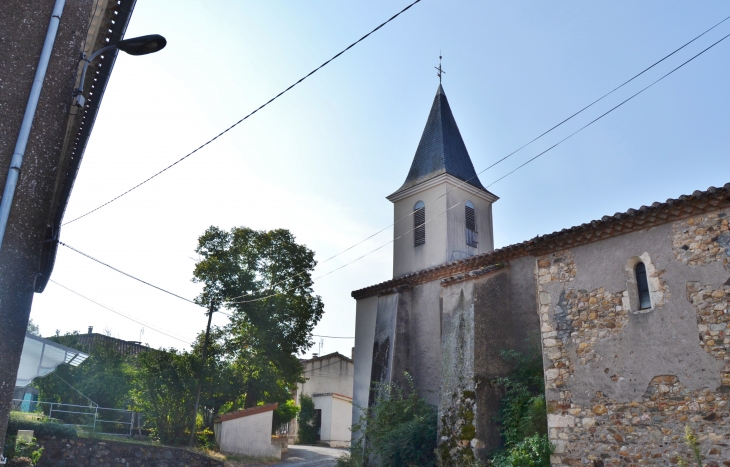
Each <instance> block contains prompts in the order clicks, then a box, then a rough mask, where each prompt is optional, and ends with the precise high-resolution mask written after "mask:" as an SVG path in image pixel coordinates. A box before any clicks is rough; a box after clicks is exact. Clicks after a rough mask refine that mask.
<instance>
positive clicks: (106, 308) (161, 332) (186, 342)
mask: <svg viewBox="0 0 730 467" xmlns="http://www.w3.org/2000/svg"><path fill="white" fill-rule="evenodd" d="M48 280H49V281H51V282H53V283H54V284H56V285H57V286H59V287H62V288H64V289H66V290H68V291H69V292H71V293H72V294H74V295H78V296H79V297H81V298H83V299H85V300H88V301H90V302H91V303H94V304H95V305H98V306H100V307H102V308H104V309H105V310H109V311H111V312H112V313H115V314H117V315H119V316H121V317H122V318H126V319H128V320H130V321H133V322H135V323H137V324H141V325H142V326H145V327H147V328H149V329H152V330H153V331H156V332H159V333H160V334H162V335H165V336H167V337H170V338H172V339H175V340H178V341H180V342H183V343H185V344H187V345H193V344H192V343H191V342H188V341H186V340H184V339H180V338H179V337H176V336H173V335H172V334H168V333H166V332H165V331H160V330H159V329H157V328H154V327H152V326H150V325H149V324H147V323H143V322H142V321H138V320H136V319H134V318H132V317H129V316H127V315H125V314H124V313H120V312H118V311H116V310H113V309H111V308H109V307H108V306H106V305H102V304H101V303H99V302H97V301H95V300H92V299H90V298H89V297H87V296H85V295H81V294H80V293H78V292H76V291H74V290H71V289H70V288H68V287H66V286H65V285H63V284H60V283H58V282H56V281H54V280H53V279H48Z"/></svg>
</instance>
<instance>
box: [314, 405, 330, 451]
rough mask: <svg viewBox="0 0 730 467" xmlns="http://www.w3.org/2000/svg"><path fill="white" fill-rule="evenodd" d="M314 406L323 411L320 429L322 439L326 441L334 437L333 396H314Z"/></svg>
mask: <svg viewBox="0 0 730 467" xmlns="http://www.w3.org/2000/svg"><path fill="white" fill-rule="evenodd" d="M313 400H314V408H315V409H316V410H321V411H322V426H321V427H320V429H319V439H320V441H323V442H326V441H329V440H330V439H332V396H319V397H315V398H313Z"/></svg>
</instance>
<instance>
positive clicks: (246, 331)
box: [193, 227, 324, 408]
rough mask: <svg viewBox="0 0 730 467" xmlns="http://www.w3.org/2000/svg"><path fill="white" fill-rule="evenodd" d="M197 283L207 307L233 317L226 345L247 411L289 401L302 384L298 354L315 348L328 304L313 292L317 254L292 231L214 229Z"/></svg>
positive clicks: (203, 241) (201, 250)
mask: <svg viewBox="0 0 730 467" xmlns="http://www.w3.org/2000/svg"><path fill="white" fill-rule="evenodd" d="M196 252H197V253H198V254H199V255H200V256H201V257H202V258H203V259H202V260H201V261H199V262H198V263H197V264H196V267H195V271H194V273H193V275H194V278H193V282H198V283H202V284H204V287H203V292H202V293H201V294H200V296H198V298H197V299H196V300H197V302H198V303H200V304H201V305H203V306H206V307H209V308H213V309H217V308H218V307H219V306H224V307H226V308H227V309H229V310H230V311H232V312H233V313H232V318H231V322H230V324H229V325H227V326H226V327H225V328H223V330H222V331H223V333H222V335H221V337H220V339H219V340H220V346H221V348H222V350H223V352H224V353H225V355H226V357H225V358H226V359H227V360H229V361H230V362H231V363H232V365H233V367H234V371H235V373H236V374H237V375H238V377H239V378H240V379H241V381H242V382H243V386H242V387H243V393H244V401H243V405H244V408H249V407H253V406H255V405H257V404H258V403H261V402H280V403H284V402H285V401H286V400H288V399H289V398H290V394H291V391H292V390H293V389H295V387H296V383H297V382H299V381H301V379H302V365H301V363H300V362H299V360H298V359H297V355H298V354H300V353H302V352H304V351H305V350H306V349H308V348H309V347H311V346H312V345H313V342H312V329H313V328H314V326H315V325H316V324H317V322H318V321H319V320H320V319H321V317H322V314H323V312H324V305H323V303H322V299H321V298H320V297H319V296H316V295H314V294H313V291H312V288H311V286H312V278H311V273H312V271H313V270H314V267H315V266H316V264H317V263H316V261H315V260H314V252H313V251H312V250H310V249H309V248H307V247H306V246H304V245H299V244H297V243H296V241H295V238H294V236H293V235H292V234H291V232H289V231H288V230H284V229H277V230H271V231H268V232H267V231H257V230H253V229H250V228H246V227H235V228H233V229H231V231H230V232H227V231H225V230H222V229H220V228H218V227H210V228H209V229H208V230H206V232H205V233H204V234H203V235H202V236H201V237H200V238H199V239H198V247H197V248H196Z"/></svg>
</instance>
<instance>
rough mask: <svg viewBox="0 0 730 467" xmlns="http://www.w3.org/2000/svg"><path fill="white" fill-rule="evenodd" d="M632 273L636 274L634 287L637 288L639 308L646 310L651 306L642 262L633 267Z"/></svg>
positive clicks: (644, 267)
mask: <svg viewBox="0 0 730 467" xmlns="http://www.w3.org/2000/svg"><path fill="white" fill-rule="evenodd" d="M634 273H635V274H636V287H637V289H639V310H648V309H649V308H651V297H650V296H649V281H648V280H647V279H646V266H645V265H644V263H638V264H637V265H636V267H635V268H634Z"/></svg>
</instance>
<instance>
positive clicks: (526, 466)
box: [492, 434, 553, 467]
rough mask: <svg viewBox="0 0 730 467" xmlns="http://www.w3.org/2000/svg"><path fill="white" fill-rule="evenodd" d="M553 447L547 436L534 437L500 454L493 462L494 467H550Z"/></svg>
mask: <svg viewBox="0 0 730 467" xmlns="http://www.w3.org/2000/svg"><path fill="white" fill-rule="evenodd" d="M552 452H553V447H552V445H551V444H550V440H549V439H548V437H547V435H538V434H536V435H533V436H530V437H529V438H525V439H523V440H521V441H520V442H518V443H516V444H514V445H512V447H511V448H510V449H509V450H507V451H505V452H503V453H501V454H498V455H497V456H496V457H495V458H494V460H493V461H492V465H494V467H544V466H546V467H549V466H550V454H551V453H552Z"/></svg>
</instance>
